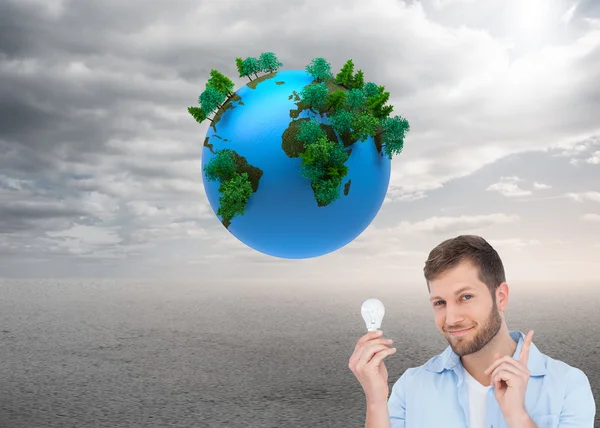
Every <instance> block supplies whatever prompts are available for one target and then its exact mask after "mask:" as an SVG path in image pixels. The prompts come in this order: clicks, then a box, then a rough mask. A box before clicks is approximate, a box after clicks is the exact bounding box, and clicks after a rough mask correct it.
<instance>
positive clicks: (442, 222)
mask: <svg viewBox="0 0 600 428" xmlns="http://www.w3.org/2000/svg"><path fill="white" fill-rule="evenodd" d="M518 221H519V217H518V216H516V215H508V214H503V213H496V214H485V215H461V216H456V217H450V216H446V217H437V216H436V217H430V218H427V219H425V220H421V221H416V222H407V221H403V222H401V223H400V224H399V225H398V226H397V227H395V228H393V229H391V230H390V231H389V232H390V233H392V234H393V233H395V232H396V233H435V234H448V233H459V232H469V231H476V230H481V229H485V228H487V227H490V226H493V225H496V224H508V223H516V222H518Z"/></svg>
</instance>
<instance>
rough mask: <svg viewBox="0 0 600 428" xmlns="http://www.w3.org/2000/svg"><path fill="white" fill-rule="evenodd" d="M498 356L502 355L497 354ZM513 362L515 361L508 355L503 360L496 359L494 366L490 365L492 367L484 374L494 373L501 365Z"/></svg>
mask: <svg viewBox="0 0 600 428" xmlns="http://www.w3.org/2000/svg"><path fill="white" fill-rule="evenodd" d="M496 355H498V356H499V355H500V354H498V353H496ZM511 360H513V361H514V359H513V358H512V357H510V356H508V355H505V356H504V357H501V358H500V357H496V361H494V362H493V363H492V364H490V366H489V367H488V368H487V369H485V371H484V372H483V374H489V373H491V372H493V371H494V370H495V369H496V367H498V366H499V365H500V364H502V363H505V362H509V361H511Z"/></svg>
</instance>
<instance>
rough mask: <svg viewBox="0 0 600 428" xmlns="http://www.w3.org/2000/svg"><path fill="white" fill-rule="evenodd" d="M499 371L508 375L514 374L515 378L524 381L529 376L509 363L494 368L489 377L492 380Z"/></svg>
mask: <svg viewBox="0 0 600 428" xmlns="http://www.w3.org/2000/svg"><path fill="white" fill-rule="evenodd" d="M501 371H505V372H510V373H512V374H514V375H515V376H519V377H521V378H523V379H525V378H527V377H528V376H529V374H528V373H527V372H526V371H524V370H523V369H522V368H521V367H519V366H516V365H514V364H509V363H502V364H500V365H499V366H498V367H496V369H495V370H494V371H493V372H492V374H491V375H490V377H491V378H492V379H493V378H494V377H496V375H497V374H498V373H499V372H501Z"/></svg>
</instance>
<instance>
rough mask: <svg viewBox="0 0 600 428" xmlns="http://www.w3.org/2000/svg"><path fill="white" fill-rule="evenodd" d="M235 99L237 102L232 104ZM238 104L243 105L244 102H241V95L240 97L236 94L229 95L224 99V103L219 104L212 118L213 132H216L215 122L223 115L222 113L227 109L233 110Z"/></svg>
mask: <svg viewBox="0 0 600 428" xmlns="http://www.w3.org/2000/svg"><path fill="white" fill-rule="evenodd" d="M236 101H237V103H235V104H234V102H236ZM238 105H244V103H243V102H242V97H240V96H239V95H238V94H233V95H232V96H231V97H229V98H228V99H227V101H225V103H223V105H222V106H221V108H220V109H219V111H218V112H217V113H216V114H215V117H214V118H213V120H212V124H211V126H212V127H213V129H214V130H215V132H217V122H218V121H219V120H221V116H223V114H224V113H225V112H226V111H227V110H233V109H234V108H236V107H237V106H238Z"/></svg>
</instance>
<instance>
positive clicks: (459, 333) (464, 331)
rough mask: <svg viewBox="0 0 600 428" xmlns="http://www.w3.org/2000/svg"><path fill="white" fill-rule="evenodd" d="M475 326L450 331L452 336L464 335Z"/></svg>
mask: <svg viewBox="0 0 600 428" xmlns="http://www.w3.org/2000/svg"><path fill="white" fill-rule="evenodd" d="M472 328H473V327H469V328H467V329H464V330H453V331H448V333H449V334H451V335H452V336H462V335H463V334H465V333H466V332H468V331H469V330H471V329H472Z"/></svg>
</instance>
